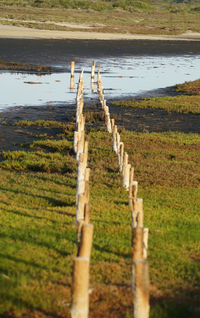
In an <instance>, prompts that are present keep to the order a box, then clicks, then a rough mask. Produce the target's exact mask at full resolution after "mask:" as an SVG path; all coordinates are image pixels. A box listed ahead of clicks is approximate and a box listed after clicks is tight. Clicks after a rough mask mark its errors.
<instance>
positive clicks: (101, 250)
mask: <svg viewBox="0 0 200 318" xmlns="http://www.w3.org/2000/svg"><path fill="white" fill-rule="evenodd" d="M93 248H94V249H96V250H97V251H99V252H101V253H103V255H104V253H108V254H114V255H116V256H118V257H124V258H126V259H129V260H130V259H131V251H130V253H122V252H120V253H117V252H114V251H113V250H111V249H108V248H105V247H100V246H99V245H98V244H93Z"/></svg>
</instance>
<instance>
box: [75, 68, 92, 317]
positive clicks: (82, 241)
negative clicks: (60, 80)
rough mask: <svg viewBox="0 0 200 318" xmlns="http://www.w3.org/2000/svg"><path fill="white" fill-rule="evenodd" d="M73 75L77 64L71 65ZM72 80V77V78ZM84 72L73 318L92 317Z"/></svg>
mask: <svg viewBox="0 0 200 318" xmlns="http://www.w3.org/2000/svg"><path fill="white" fill-rule="evenodd" d="M72 66H73V69H72V70H73V71H74V63H73V64H72ZM71 78H72V76H71ZM83 85H84V81H83V70H82V72H81V74H80V79H79V82H78V88H77V96H76V131H75V132H74V145H73V148H74V153H75V154H76V159H77V162H78V173H77V187H76V221H75V222H76V225H77V257H76V258H75V259H74V263H73V277H72V304H71V317H72V318H87V317H88V314H89V292H88V291H89V267H90V255H91V248H92V239H93V228H94V227H93V225H92V224H90V223H89V219H90V216H89V176H90V169H89V168H88V167H87V162H88V141H86V140H85V117H84V116H83V105H84V101H83Z"/></svg>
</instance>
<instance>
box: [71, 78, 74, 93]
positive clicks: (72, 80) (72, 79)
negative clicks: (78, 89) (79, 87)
mask: <svg viewBox="0 0 200 318" xmlns="http://www.w3.org/2000/svg"><path fill="white" fill-rule="evenodd" d="M70 90H71V91H73V90H74V76H72V75H71V78H70Z"/></svg>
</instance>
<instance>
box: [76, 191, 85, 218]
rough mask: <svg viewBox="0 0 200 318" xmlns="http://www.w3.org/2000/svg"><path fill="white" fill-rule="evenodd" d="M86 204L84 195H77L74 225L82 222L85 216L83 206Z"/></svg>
mask: <svg viewBox="0 0 200 318" xmlns="http://www.w3.org/2000/svg"><path fill="white" fill-rule="evenodd" d="M86 203H87V199H86V197H85V194H84V193H83V194H79V195H78V203H77V209H76V224H77V222H78V221H84V214H85V204H86Z"/></svg>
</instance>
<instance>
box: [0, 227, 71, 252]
mask: <svg viewBox="0 0 200 318" xmlns="http://www.w3.org/2000/svg"><path fill="white" fill-rule="evenodd" d="M34 234H35V235H34ZM51 234H52V233H51ZM56 234H57V235H55V236H56V239H55V243H54V244H56V243H58V241H59V240H62V239H63V238H65V240H67V241H69V242H71V243H73V244H76V238H74V239H71V240H69V239H67V236H65V237H63V236H62V235H60V234H58V233H56ZM48 236H49V237H50V238H52V236H50V235H48ZM0 238H1V239H12V240H13V241H15V242H16V241H17V240H18V241H21V242H22V243H25V242H26V243H28V244H31V245H36V246H39V247H45V248H47V249H48V250H51V249H52V250H54V251H55V252H56V253H58V254H60V255H61V256H64V257H66V256H70V255H71V254H72V252H71V251H70V252H69V251H68V252H67V251H63V250H60V249H58V248H56V247H54V246H53V242H52V240H50V241H49V242H45V241H44V240H42V238H41V239H40V238H39V237H38V236H37V235H36V233H35V232H33V233H32V234H30V233H27V234H25V233H24V231H22V230H21V229H20V230H19V231H18V233H16V232H15V233H14V234H10V235H9V234H4V233H0ZM37 240H38V241H37Z"/></svg>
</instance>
